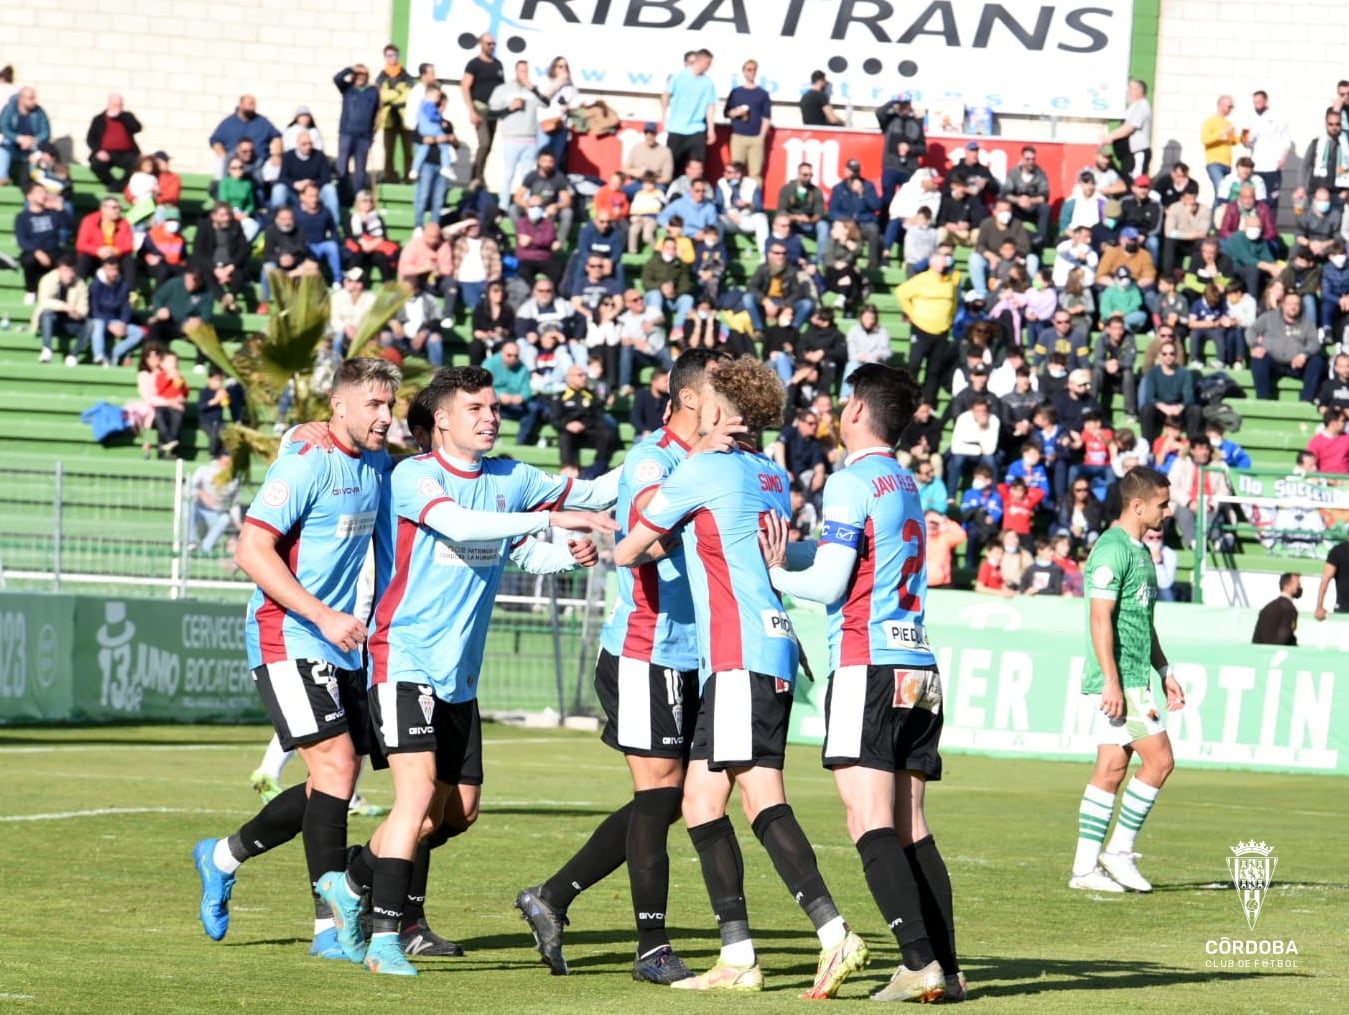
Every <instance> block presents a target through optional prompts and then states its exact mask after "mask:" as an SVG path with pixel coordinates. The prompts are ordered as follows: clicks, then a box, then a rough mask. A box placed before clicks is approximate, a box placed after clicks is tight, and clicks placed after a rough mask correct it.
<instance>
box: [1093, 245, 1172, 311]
mask: <svg viewBox="0 0 1349 1015" xmlns="http://www.w3.org/2000/svg"><path fill="white" fill-rule="evenodd" d="M1121 267H1124V268H1128V269H1129V275H1130V277H1131V280H1132V283H1133V284H1134V285H1136V286H1138V288H1139V289H1140V290H1141V291H1142V294H1143V302H1144V303H1145V304H1147V305H1148V306H1149V307H1150V306H1151V305H1152V302H1155V301H1156V298H1157V262H1156V261H1154V260H1153V259H1152V255H1151V254H1150V253H1148V250H1147V248H1146V247H1145V246H1143V234H1142V233H1141V232H1139V230H1138V227H1137V226H1125V227H1124V228H1123V229H1121V230H1120V231H1119V245H1118V246H1114V245H1109V244H1107V245H1106V246H1105V247H1103V248H1102V250H1101V260H1100V262H1099V263H1098V264H1097V266H1096V285H1097V286H1099V287H1101V288H1102V289H1104V288H1105V287H1106V286H1108V285H1110V284H1111V283H1112V282H1113V281H1114V280H1115V279H1116V277H1117V273H1118V272H1119V269H1120V268H1121Z"/></svg>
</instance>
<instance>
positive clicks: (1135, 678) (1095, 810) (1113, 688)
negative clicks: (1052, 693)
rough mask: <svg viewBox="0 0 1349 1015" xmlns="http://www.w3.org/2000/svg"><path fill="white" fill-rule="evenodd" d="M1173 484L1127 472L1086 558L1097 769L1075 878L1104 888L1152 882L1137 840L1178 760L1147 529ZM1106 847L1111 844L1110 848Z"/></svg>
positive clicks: (1165, 510)
mask: <svg viewBox="0 0 1349 1015" xmlns="http://www.w3.org/2000/svg"><path fill="white" fill-rule="evenodd" d="M1170 487H1171V484H1170V482H1169V481H1168V480H1167V478H1166V476H1164V475H1162V473H1160V472H1158V471H1157V470H1155V469H1150V468H1147V467H1145V466H1137V467H1135V468H1133V469H1131V470H1130V471H1129V472H1127V473H1125V475H1124V478H1123V479H1121V480H1120V500H1121V502H1122V504H1123V507H1122V509H1121V511H1120V517H1119V522H1118V523H1117V524H1116V525H1115V526H1114V527H1113V528H1111V529H1109V530H1107V531H1106V532H1105V533H1104V534H1102V536H1101V538H1100V539H1098V540H1097V541H1096V545H1095V547H1093V548H1092V551H1091V556H1090V557H1089V558H1088V559H1087V566H1086V570H1085V572H1084V580H1085V584H1086V590H1087V602H1088V604H1089V612H1088V624H1089V633H1088V637H1087V641H1088V645H1087V668H1086V673H1085V674H1084V676H1083V678H1082V693H1083V694H1087V695H1090V696H1091V697H1092V699H1093V703H1094V705H1095V724H1094V726H1093V734H1094V736H1095V738H1096V743H1097V748H1096V770H1095V771H1094V772H1093V773H1092V776H1091V781H1090V782H1089V783H1088V784H1087V789H1086V792H1085V793H1083V794H1082V804H1081V807H1080V808H1079V810H1078V833H1077V834H1078V839H1077V856H1076V857H1075V858H1074V860H1073V876H1072V878H1071V880H1069V882H1068V887H1069V888H1078V889H1083V890H1086V891H1097V892H1123V891H1126V890H1132V891H1135V892H1150V891H1152V885H1151V883H1150V882H1149V881H1148V880H1147V878H1145V877H1143V875H1142V874H1140V873H1139V872H1138V867H1137V865H1136V864H1135V863H1134V860H1135V858H1136V857H1137V856H1138V854H1137V853H1135V852H1134V840H1135V839H1136V838H1137V836H1138V831H1139V829H1140V828H1142V827H1143V822H1144V821H1145V820H1146V819H1147V816H1148V812H1149V811H1151V810H1152V805H1153V804H1154V803H1156V801H1157V794H1158V793H1159V792H1160V791H1161V788H1162V785H1163V784H1164V783H1165V782H1166V778H1167V776H1169V775H1170V774H1171V770H1172V768H1174V767H1175V760H1174V758H1173V757H1172V755H1171V740H1170V739H1169V738H1168V737H1167V735H1166V723H1165V722H1164V721H1163V719H1162V716H1161V713H1160V711H1159V710H1158V708H1157V703H1156V700H1155V699H1154V698H1153V694H1152V671H1153V670H1154V669H1155V670H1156V671H1157V672H1158V673H1160V674H1161V675H1162V687H1163V689H1164V691H1165V692H1166V707H1167V708H1168V709H1170V710H1171V711H1172V712H1175V711H1177V710H1178V709H1180V708H1183V707H1184V705H1185V692H1184V691H1183V690H1182V689H1181V686H1180V684H1179V683H1178V682H1177V680H1176V678H1175V676H1173V674H1172V670H1171V664H1170V663H1168V662H1167V661H1166V653H1164V652H1163V651H1162V646H1161V643H1160V642H1158V640H1157V632H1156V630H1155V629H1154V627H1153V625H1152V611H1153V607H1154V605H1155V604H1156V602H1157V571H1156V569H1155V568H1154V567H1153V565H1152V556H1151V555H1150V554H1149V553H1148V551H1147V550H1146V549H1145V548H1144V547H1143V535H1144V533H1146V532H1147V531H1148V530H1149V529H1157V528H1160V527H1161V525H1162V523H1163V522H1164V521H1165V520H1166V519H1167V517H1168V516H1169V515H1170V514H1171V510H1170V507H1169V501H1170ZM1135 752H1137V754H1138V757H1139V760H1140V762H1141V764H1140V766H1139V769H1138V774H1137V775H1135V776H1134V777H1133V778H1132V779H1130V780H1129V784H1128V785H1127V786H1125V787H1124V801H1123V803H1122V804H1121V806H1120V812H1119V820H1118V822H1116V824H1115V831H1114V834H1112V835H1111V837H1110V843H1109V845H1108V846H1107V845H1105V833H1106V829H1107V828H1108V827H1109V825H1110V814H1111V812H1112V811H1113V810H1114V809H1115V795H1116V793H1118V792H1119V787H1120V783H1122V782H1123V781H1124V776H1125V775H1126V774H1128V771H1129V760H1130V758H1131V757H1132V756H1133V754H1134V753H1135ZM1103 847H1104V848H1103Z"/></svg>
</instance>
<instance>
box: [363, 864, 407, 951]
mask: <svg viewBox="0 0 1349 1015" xmlns="http://www.w3.org/2000/svg"><path fill="white" fill-rule="evenodd" d="M411 880H412V861H411V860H400V859H398V858H397V857H380V858H379V859H378V860H376V861H375V884H374V886H373V887H372V888H371V889H370V915H371V921H370V930H371V933H372V934H386V933H387V934H397V933H398V924H399V922H400V921H401V920H402V919H403V905H404V903H405V902H406V901H407V897H408V882H409V881H411Z"/></svg>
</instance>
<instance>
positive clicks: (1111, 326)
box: [1091, 269, 1138, 419]
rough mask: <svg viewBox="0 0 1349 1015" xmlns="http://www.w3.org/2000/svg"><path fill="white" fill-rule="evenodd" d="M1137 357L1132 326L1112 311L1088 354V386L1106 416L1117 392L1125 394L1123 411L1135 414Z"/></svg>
mask: <svg viewBox="0 0 1349 1015" xmlns="http://www.w3.org/2000/svg"><path fill="white" fill-rule="evenodd" d="M1124 270H1126V271H1127V270H1128V269H1124ZM1102 316H1105V315H1104V314H1103V315H1102ZM1137 358H1138V346H1137V344H1136V343H1135V341H1134V335H1133V330H1132V329H1131V328H1129V327H1127V325H1126V323H1125V317H1124V316H1123V315H1122V314H1111V315H1110V316H1109V317H1107V319H1106V322H1105V325H1104V327H1102V329H1101V333H1100V334H1099V335H1097V336H1096V348H1095V350H1094V351H1093V354H1092V358H1091V362H1092V368H1091V387H1092V390H1093V391H1095V392H1096V400H1097V401H1098V402H1100V403H1101V410H1102V412H1104V414H1105V417H1106V419H1110V418H1111V406H1112V404H1113V403H1114V400H1115V393H1116V392H1119V394H1121V395H1122V396H1123V397H1124V414H1125V415H1126V416H1130V417H1132V418H1134V419H1137V418H1138V387H1137V385H1136V383H1135V381H1134V362H1135V360H1137Z"/></svg>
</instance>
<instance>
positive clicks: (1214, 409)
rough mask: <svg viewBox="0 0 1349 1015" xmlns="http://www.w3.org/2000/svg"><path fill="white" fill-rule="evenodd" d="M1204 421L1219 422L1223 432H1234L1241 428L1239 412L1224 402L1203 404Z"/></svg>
mask: <svg viewBox="0 0 1349 1015" xmlns="http://www.w3.org/2000/svg"><path fill="white" fill-rule="evenodd" d="M1204 422H1205V423H1221V424H1222V428H1223V433H1236V432H1237V431H1238V430H1240V429H1241V413H1239V412H1237V411H1236V410H1235V409H1233V408H1232V407H1231V406H1230V405H1228V404H1227V403H1226V402H1210V403H1208V404H1207V405H1205V406H1204Z"/></svg>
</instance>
